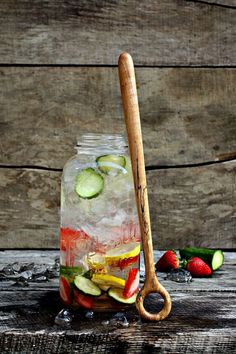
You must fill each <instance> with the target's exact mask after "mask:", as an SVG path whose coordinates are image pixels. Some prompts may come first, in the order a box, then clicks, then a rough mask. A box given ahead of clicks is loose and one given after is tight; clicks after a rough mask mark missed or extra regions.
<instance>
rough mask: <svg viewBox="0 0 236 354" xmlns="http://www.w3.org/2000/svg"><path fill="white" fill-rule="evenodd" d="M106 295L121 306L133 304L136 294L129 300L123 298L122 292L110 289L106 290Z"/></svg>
mask: <svg viewBox="0 0 236 354" xmlns="http://www.w3.org/2000/svg"><path fill="white" fill-rule="evenodd" d="M108 295H109V296H110V297H112V298H113V299H115V300H116V301H119V302H122V303H123V304H134V303H135V301H136V297H137V294H134V295H133V296H131V297H130V298H129V299H126V298H125V297H124V296H123V290H122V289H117V288H110V289H109V290H108Z"/></svg>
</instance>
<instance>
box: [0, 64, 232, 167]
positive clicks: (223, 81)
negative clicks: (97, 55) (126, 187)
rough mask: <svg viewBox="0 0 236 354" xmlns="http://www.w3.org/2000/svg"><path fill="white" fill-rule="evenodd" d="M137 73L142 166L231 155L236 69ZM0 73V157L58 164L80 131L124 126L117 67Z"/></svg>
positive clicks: (9, 160) (140, 70)
mask: <svg viewBox="0 0 236 354" xmlns="http://www.w3.org/2000/svg"><path fill="white" fill-rule="evenodd" d="M136 73H137V82H138V92H139V101H140V110H141V118H142V130H143V139H144V148H145V158H146V164H147V165H149V166H150V165H157V164H158V165H177V164H194V163H201V162H205V161H213V160H221V159H227V158H233V157H236V139H235V136H236V115H235V112H236V103H235V97H236V85H235V82H236V69H199V68H198V69H196V68H195V69H193V68H188V69H187V68H185V69H184V68H179V69H167V68H166V69H158V68H152V69H150V68H148V69H147V68H145V69H143V68H137V69H136ZM0 77H1V80H0V106H1V111H0V122H1V123H0V128H1V133H2V138H1V144H0V148H1V161H0V163H1V164H6V165H31V166H32V165H39V166H48V167H51V168H62V167H63V165H64V164H65V162H66V160H67V159H68V158H69V157H71V156H72V155H73V154H74V145H75V144H76V138H77V136H78V135H79V134H81V133H83V132H88V131H89V132H101V131H103V132H105V133H115V132H124V131H125V126H124V120H123V113H122V107H121V97H120V90H119V82H118V72H117V68H87V67H85V68H10V67H7V68H0ZM22 127H24V129H22Z"/></svg>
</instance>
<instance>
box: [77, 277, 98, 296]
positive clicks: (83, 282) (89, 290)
mask: <svg viewBox="0 0 236 354" xmlns="http://www.w3.org/2000/svg"><path fill="white" fill-rule="evenodd" d="M74 284H75V286H76V287H77V288H78V289H79V290H82V291H83V292H84V293H85V294H89V295H94V296H99V295H101V293H102V292H101V289H100V288H99V287H98V286H97V285H96V284H94V283H93V282H92V281H91V280H89V279H87V278H85V277H82V276H81V275H77V277H75V279H74Z"/></svg>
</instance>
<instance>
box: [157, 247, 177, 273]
mask: <svg viewBox="0 0 236 354" xmlns="http://www.w3.org/2000/svg"><path fill="white" fill-rule="evenodd" d="M155 267H156V270H157V271H159V272H168V271H169V270H171V269H178V268H179V259H178V257H177V255H176V253H175V252H174V251H173V250H169V251H166V252H165V253H164V254H163V256H162V257H161V258H160V259H159V261H158V262H157V263H156V265H155Z"/></svg>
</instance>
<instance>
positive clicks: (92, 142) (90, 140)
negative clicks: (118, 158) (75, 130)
mask: <svg viewBox="0 0 236 354" xmlns="http://www.w3.org/2000/svg"><path fill="white" fill-rule="evenodd" d="M75 148H76V150H77V152H84V151H86V150H87V151H88V152H89V151H90V152H91V151H92V150H95V149H96V150H98V151H99V153H101V152H111V151H112V152H114V151H116V152H118V153H119V152H120V153H124V152H125V151H126V150H127V148H128V144H127V140H126V138H125V136H124V135H123V134H121V133H84V134H81V135H80V136H78V137H77V144H76V146H75Z"/></svg>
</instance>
